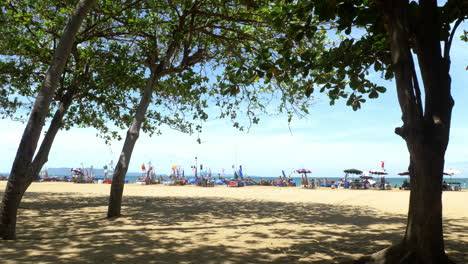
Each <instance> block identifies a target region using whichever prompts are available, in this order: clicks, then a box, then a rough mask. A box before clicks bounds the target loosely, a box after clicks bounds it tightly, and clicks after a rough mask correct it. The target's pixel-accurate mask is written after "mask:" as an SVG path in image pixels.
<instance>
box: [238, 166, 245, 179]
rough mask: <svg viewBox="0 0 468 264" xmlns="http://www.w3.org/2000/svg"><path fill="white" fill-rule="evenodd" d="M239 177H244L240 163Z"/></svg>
mask: <svg viewBox="0 0 468 264" xmlns="http://www.w3.org/2000/svg"><path fill="white" fill-rule="evenodd" d="M239 177H241V179H244V174H243V173H242V165H240V166H239Z"/></svg>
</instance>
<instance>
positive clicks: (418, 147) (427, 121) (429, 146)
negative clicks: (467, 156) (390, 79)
mask: <svg viewBox="0 0 468 264" xmlns="http://www.w3.org/2000/svg"><path fill="white" fill-rule="evenodd" d="M418 8H419V12H418V16H415V15H414V14H413V17H411V18H409V17H408V1H407V0H406V1H405V0H396V1H392V0H386V1H384V10H385V16H386V19H387V24H388V25H389V33H390V41H391V51H392V61H393V67H394V72H395V77H396V88H397V93H398V100H399V103H400V106H401V110H402V114H403V115H402V120H403V123H404V124H403V126H402V127H401V128H397V129H396V130H395V132H396V133H397V134H398V135H400V136H401V137H402V138H403V139H404V140H405V141H406V145H407V147H408V151H409V153H410V168H409V171H410V175H411V194H410V201H409V212H408V222H407V227H406V232H405V236H404V238H403V240H402V241H401V242H400V243H399V244H397V245H394V246H392V247H390V248H387V249H384V250H382V251H380V252H378V253H376V254H374V255H372V256H369V257H364V258H362V259H360V260H359V261H358V263H388V264H391V263H404V264H439V263H440V264H443V263H453V262H452V261H450V260H449V258H448V257H447V255H446V254H445V249H444V238H443V228H442V173H443V169H444V157H445V151H446V148H447V145H448V141H449V132H450V122H451V112H452V107H453V99H452V97H451V94H450V88H451V79H450V75H449V70H450V58H449V57H448V56H442V52H441V48H440V41H439V30H438V29H439V27H440V25H439V24H438V17H437V2H436V1H435V0H424V1H419V7H418ZM410 19H412V21H411V22H410ZM410 39H412V40H413V41H414V43H411V44H412V45H413V46H412V45H410ZM411 48H414V49H415V50H416V54H417V56H418V62H419V68H420V70H421V76H422V80H423V84H424V92H425V104H424V106H423V104H422V99H421V98H422V96H421V91H420V89H419V84H418V80H417V76H416V69H415V63H414V62H413V55H412V53H411Z"/></svg>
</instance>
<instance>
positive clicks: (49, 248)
mask: <svg viewBox="0 0 468 264" xmlns="http://www.w3.org/2000/svg"><path fill="white" fill-rule="evenodd" d="M124 199H125V200H124V205H123V210H122V212H123V213H124V214H125V215H123V216H122V217H120V218H116V219H106V218H105V214H106V212H107V202H108V197H103V196H100V197H95V196H93V197H82V196H80V195H78V194H69V193H58V194H57V193H28V194H26V196H25V198H24V202H22V204H21V206H20V211H19V218H18V220H19V222H18V229H17V232H18V239H17V240H16V241H2V242H1V244H0V262H1V263H168V264H169V263H208V264H209V263H260V264H261V263H340V262H342V261H346V260H349V259H351V258H352V257H358V256H360V255H361V254H369V253H373V252H376V251H378V250H380V249H383V248H385V247H386V246H388V245H390V244H392V243H395V242H398V240H399V239H401V236H402V234H403V232H404V228H405V221H406V216H404V215H392V214H383V213H382V212H379V211H376V210H373V209H370V208H367V207H353V206H340V205H333V206H330V205H327V204H319V203H280V202H268V201H246V200H235V199H224V198H181V197H163V198H162V197H125V198H124ZM446 223H447V224H446V226H445V233H446V234H447V236H446V239H447V242H446V246H447V250H448V252H449V254H450V256H451V257H452V258H453V259H454V260H455V261H457V262H458V263H467V262H468V256H467V255H466V253H465V251H464V249H466V248H468V237H467V235H466V231H467V224H466V223H467V219H450V220H446Z"/></svg>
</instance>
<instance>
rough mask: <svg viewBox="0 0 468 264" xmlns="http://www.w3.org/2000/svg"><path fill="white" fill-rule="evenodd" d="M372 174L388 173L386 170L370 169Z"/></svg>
mask: <svg viewBox="0 0 468 264" xmlns="http://www.w3.org/2000/svg"><path fill="white" fill-rule="evenodd" d="M369 173H371V174H377V175H387V174H388V173H387V172H386V171H384V170H371V171H369Z"/></svg>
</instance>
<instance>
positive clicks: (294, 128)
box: [0, 25, 468, 177]
mask: <svg viewBox="0 0 468 264" xmlns="http://www.w3.org/2000/svg"><path fill="white" fill-rule="evenodd" d="M464 29H465V30H466V29H467V27H466V25H465V27H464ZM462 31H463V28H461V29H459V30H458V35H459V34H461V32H462ZM467 47H468V43H463V42H461V41H459V40H458V38H457V39H456V41H455V42H454V45H453V47H452V53H451V54H452V70H451V75H452V94H453V97H454V99H455V107H454V109H453V119H452V130H451V138H450V144H449V147H448V150H447V153H446V168H447V169H449V168H452V169H457V170H461V171H463V172H464V173H462V174H461V175H460V176H461V177H468V176H467V173H468V140H466V138H465V137H466V136H467V135H468V118H467V117H468V108H467V107H466V106H465V102H467V101H468V90H467V89H466V88H467V83H468V71H467V70H466V67H467V66H468V52H466V51H465V49H466V48H467ZM369 79H371V80H374V81H377V82H379V84H381V85H384V86H385V87H387V89H388V90H387V92H386V93H385V94H383V95H381V96H380V97H379V98H378V99H374V100H368V101H367V102H366V103H365V104H364V105H363V106H362V109H361V110H358V111H356V112H355V111H353V110H352V109H351V108H349V107H347V106H346V105H345V101H343V100H342V101H338V102H337V103H336V105H335V106H329V102H328V99H327V98H326V96H324V95H320V94H316V95H315V96H316V97H315V101H314V104H313V106H312V107H311V108H310V112H311V114H310V115H309V116H307V118H304V119H300V120H298V119H295V120H293V122H292V123H291V124H290V127H288V123H287V117H286V116H262V117H261V122H260V124H259V125H256V126H254V127H252V128H251V129H250V131H249V132H248V133H247V132H239V131H237V130H236V129H235V128H233V127H232V124H231V123H230V121H229V120H210V121H209V122H207V123H206V124H205V125H204V129H203V130H204V131H203V133H202V134H200V137H201V139H202V144H198V143H197V142H196V139H197V135H192V136H190V135H185V134H182V133H179V132H177V131H172V130H169V129H166V130H164V131H163V134H162V135H161V136H154V137H152V138H150V137H149V136H148V135H145V134H143V135H141V136H140V138H139V140H138V142H137V144H136V147H135V151H134V153H133V156H132V160H131V163H130V169H129V171H132V172H137V171H139V170H140V167H141V164H142V163H143V162H144V163H148V161H151V163H152V164H153V165H154V166H155V169H156V171H157V173H169V172H170V167H171V166H172V165H175V164H177V165H181V166H182V167H183V168H184V169H185V172H186V173H188V174H191V169H190V166H191V165H193V164H194V157H195V156H196V157H198V164H200V163H201V164H204V166H205V167H209V168H212V170H213V171H214V172H218V171H221V170H222V169H223V168H224V169H226V172H227V173H231V172H232V169H231V166H232V165H233V164H237V165H243V168H244V171H245V173H247V174H248V175H255V176H278V175H280V174H281V170H285V171H286V173H287V174H289V172H291V171H292V170H294V169H298V168H303V167H304V168H307V169H310V170H312V172H313V173H312V176H316V177H340V176H342V175H343V173H342V171H343V170H344V169H349V168H357V169H361V170H369V169H375V168H379V167H380V161H385V165H386V166H385V167H386V169H387V171H388V172H389V174H390V175H389V176H396V173H398V172H400V171H403V170H406V168H407V166H408V152H407V149H406V145H405V143H404V141H403V140H402V139H401V138H400V137H399V136H397V135H395V134H394V132H393V131H394V128H395V127H397V126H400V125H401V124H402V122H401V119H400V117H401V113H400V108H399V105H398V102H397V97H396V91H395V84H394V82H384V81H381V80H380V78H379V75H378V74H371V75H370V76H369ZM24 126H25V125H24V124H22V123H19V122H14V121H10V120H0V137H1V138H2V148H0V172H9V170H10V169H11V164H12V162H13V159H14V156H15V153H16V149H17V147H18V144H19V140H20V138H21V135H22V132H23V129H24ZM125 132H126V131H122V132H121V134H122V136H125ZM122 145H123V142H122V141H120V142H113V143H112V144H111V146H106V145H105V144H104V141H103V140H102V139H100V138H97V137H96V132H95V131H94V130H93V129H78V128H74V129H71V130H70V131H60V132H59V134H58V136H57V138H56V141H55V143H54V145H53V147H52V151H51V153H50V156H49V162H48V163H47V164H46V167H70V168H71V167H79V166H81V163H83V165H84V166H85V167H88V166H91V165H93V166H94V167H95V168H102V167H103V166H104V165H105V164H109V162H110V161H111V160H114V163H115V162H116V160H117V158H118V155H119V153H120V150H121V148H122Z"/></svg>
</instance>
